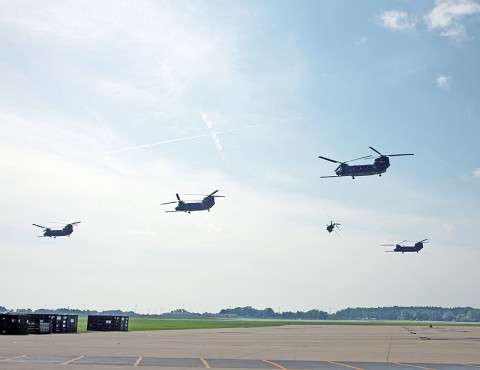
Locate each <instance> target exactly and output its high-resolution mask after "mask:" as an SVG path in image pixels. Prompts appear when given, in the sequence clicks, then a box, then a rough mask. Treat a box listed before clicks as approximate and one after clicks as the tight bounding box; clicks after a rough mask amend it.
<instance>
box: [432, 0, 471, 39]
mask: <svg viewBox="0 0 480 370" xmlns="http://www.w3.org/2000/svg"><path fill="white" fill-rule="evenodd" d="M474 14H480V4H479V3H477V2H475V1H471V0H437V2H436V6H435V7H434V8H433V9H432V10H431V11H430V12H429V13H428V15H426V16H425V17H424V20H425V22H426V24H427V26H428V28H429V29H431V30H436V31H439V32H440V35H441V36H444V37H450V38H460V37H465V36H466V30H465V25H464V24H462V23H460V21H461V20H462V19H463V18H465V17H466V16H471V15H474Z"/></svg>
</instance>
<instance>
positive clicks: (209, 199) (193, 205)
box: [162, 190, 225, 213]
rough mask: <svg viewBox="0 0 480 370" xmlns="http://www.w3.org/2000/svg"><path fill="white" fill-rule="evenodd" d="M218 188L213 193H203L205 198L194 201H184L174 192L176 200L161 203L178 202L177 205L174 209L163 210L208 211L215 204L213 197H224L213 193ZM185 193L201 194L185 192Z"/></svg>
mask: <svg viewBox="0 0 480 370" xmlns="http://www.w3.org/2000/svg"><path fill="white" fill-rule="evenodd" d="M217 192H218V190H215V191H214V192H213V193H211V194H208V195H205V198H203V200H201V201H199V202H195V201H190V202H185V201H183V200H181V199H180V197H179V196H178V194H175V195H176V196H177V199H178V201H173V202H166V203H162V206H163V205H165V204H172V203H178V206H176V207H175V211H165V212H188V213H190V212H193V211H205V210H206V211H208V212H210V208H212V207H213V206H214V205H215V198H225V195H215V193H217ZM187 195H203V194H187Z"/></svg>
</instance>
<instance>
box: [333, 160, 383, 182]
mask: <svg viewBox="0 0 480 370" xmlns="http://www.w3.org/2000/svg"><path fill="white" fill-rule="evenodd" d="M388 167H390V161H389V159H388V157H379V158H377V159H375V161H374V162H373V163H372V164H365V165H348V164H346V163H342V164H340V165H339V166H338V167H337V169H336V170H335V173H336V174H337V176H352V178H355V176H371V175H379V176H381V175H382V173H384V172H386V171H387V168H388Z"/></svg>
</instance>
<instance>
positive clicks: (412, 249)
mask: <svg viewBox="0 0 480 370" xmlns="http://www.w3.org/2000/svg"><path fill="white" fill-rule="evenodd" d="M427 240H428V239H423V240H420V241H419V242H410V243H415V245H410V246H408V245H402V243H405V242H408V240H404V241H403V242H400V243H398V244H382V245H381V246H382V247H395V249H394V250H393V251H385V252H402V253H405V252H417V253H418V252H419V251H420V250H421V249H423V244H424V243H427Z"/></svg>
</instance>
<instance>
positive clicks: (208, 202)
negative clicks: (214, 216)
mask: <svg viewBox="0 0 480 370" xmlns="http://www.w3.org/2000/svg"><path fill="white" fill-rule="evenodd" d="M214 205H215V198H214V197H213V196H208V197H205V198H203V200H202V201H201V202H184V201H179V202H178V206H176V207H175V211H177V212H189V213H190V212H195V211H207V210H210V208H212V207H213V206H214Z"/></svg>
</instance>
